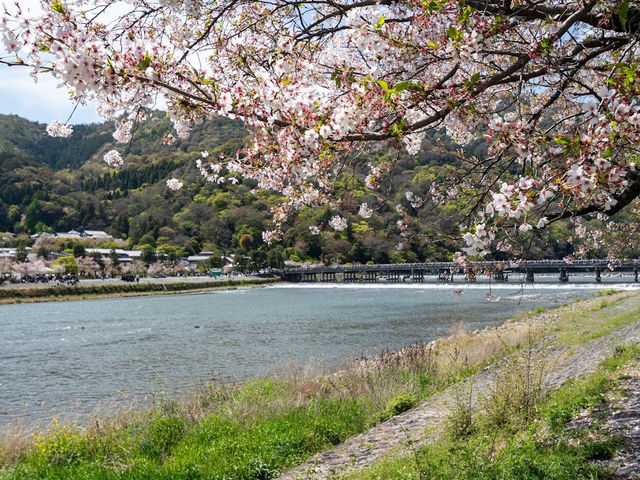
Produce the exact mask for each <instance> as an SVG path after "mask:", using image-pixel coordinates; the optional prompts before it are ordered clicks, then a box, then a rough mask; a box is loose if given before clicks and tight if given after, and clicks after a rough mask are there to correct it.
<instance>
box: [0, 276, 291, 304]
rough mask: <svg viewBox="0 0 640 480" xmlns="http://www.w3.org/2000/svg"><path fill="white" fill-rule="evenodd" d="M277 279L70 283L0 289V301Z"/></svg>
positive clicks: (164, 290)
mask: <svg viewBox="0 0 640 480" xmlns="http://www.w3.org/2000/svg"><path fill="white" fill-rule="evenodd" d="M277 282H280V279H279V278H255V279H246V280H216V281H215V282H214V281H200V282H166V283H148V282H143V283H116V284H100V283H94V284H89V285H82V284H79V285H73V286H65V285H62V286H51V287H33V288H28V287H27V288H0V304H7V303H22V302H47V301H60V300H77V299H84V298H102V297H122V296H134V295H151V294H156V295H157V294H167V293H180V292H188V291H204V290H214V289H221V288H237V287H246V286H254V285H268V284H272V283H277Z"/></svg>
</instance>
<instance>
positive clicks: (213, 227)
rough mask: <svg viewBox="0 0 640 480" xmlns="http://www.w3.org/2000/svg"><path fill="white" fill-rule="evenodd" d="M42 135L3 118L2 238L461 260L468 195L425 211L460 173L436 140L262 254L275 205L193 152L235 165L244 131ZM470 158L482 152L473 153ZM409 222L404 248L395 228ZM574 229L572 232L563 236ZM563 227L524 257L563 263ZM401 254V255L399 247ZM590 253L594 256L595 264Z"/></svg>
mask: <svg viewBox="0 0 640 480" xmlns="http://www.w3.org/2000/svg"><path fill="white" fill-rule="evenodd" d="M45 127H46V126H45V125H43V124H39V123H35V122H31V121H28V120H25V119H22V118H20V117H17V116H6V115H4V116H0V231H10V232H15V233H25V234H31V233H34V232H38V231H68V230H71V229H100V230H106V231H108V232H109V233H111V234H112V235H113V236H115V237H116V238H121V239H124V240H125V241H127V243H128V245H129V246H130V247H138V248H142V247H145V246H147V247H148V246H151V247H155V248H163V249H166V250H167V251H170V252H172V254H174V255H184V254H193V253H197V252H199V251H201V250H211V251H219V252H224V253H233V252H236V253H241V254H242V255H243V256H245V257H246V258H247V262H252V261H253V262H254V263H255V264H256V265H263V264H264V263H265V262H266V261H267V259H271V260H270V261H271V263H274V262H276V263H277V261H279V259H282V258H284V259H287V258H289V259H293V260H316V261H324V262H339V263H344V262H361V263H365V262H368V261H369V262H375V263H386V262H413V261H424V260H429V259H442V260H444V259H450V258H451V254H452V253H453V252H454V251H455V250H458V249H459V248H460V246H461V245H460V243H459V230H458V228H457V225H458V224H459V223H460V221H461V219H462V218H463V217H464V215H465V212H466V211H467V210H468V208H469V205H470V203H469V201H468V199H469V198H472V197H471V195H470V194H472V193H473V192H472V191H470V192H467V193H465V192H463V194H462V195H461V197H460V199H459V200H456V201H450V202H448V203H447V204H446V205H444V206H438V207H436V206H434V205H433V204H432V203H430V201H429V200H428V198H429V193H428V192H429V187H430V186H431V183H432V182H433V181H434V180H436V179H437V180H442V179H444V178H447V177H448V176H451V174H452V173H455V172H456V171H457V170H458V169H459V168H460V160H459V157H458V154H457V153H456V150H457V149H456V147H455V146H454V145H452V144H451V143H450V142H449V141H448V139H447V138H446V137H444V136H437V135H433V136H432V137H430V140H429V141H428V142H425V144H424V145H423V148H422V150H421V152H420V153H419V154H418V155H416V156H413V157H409V156H408V155H406V154H404V153H400V154H398V153H397V152H392V151H389V150H386V149H381V150H376V151H372V152H369V153H367V154H366V155H364V156H361V157H360V158H359V159H358V161H357V162H354V164H353V165H352V168H351V169H349V171H348V172H347V173H345V174H344V175H343V176H342V177H341V179H340V180H339V181H338V182H337V184H336V187H335V188H336V194H337V195H339V196H340V198H341V199H342V211H340V212H337V211H334V210H331V209H330V208H328V207H317V208H314V209H306V210H303V211H302V212H300V213H299V214H298V215H297V216H296V217H294V218H293V219H292V220H291V221H290V224H289V225H288V228H287V231H286V233H285V237H284V240H283V242H281V243H280V244H279V245H274V246H267V245H265V244H264V243H263V242H262V236H261V232H262V231H263V230H266V229H268V228H269V219H270V209H271V207H272V206H273V205H276V204H277V203H278V202H280V201H281V197H280V196H279V195H278V194H276V193H274V192H267V191H258V192H257V193H256V194H255V195H254V194H252V193H251V192H252V191H253V189H254V188H255V187H256V185H255V183H254V182H251V181H244V182H241V183H240V184H238V185H230V184H228V183H224V184H221V185H218V184H213V183H210V182H207V181H206V180H205V179H204V178H202V177H201V175H200V174H199V172H198V171H197V169H196V168H195V161H196V159H198V158H200V152H201V151H203V150H208V151H209V152H210V153H211V155H212V157H214V158H215V156H217V155H218V154H219V153H221V152H224V153H225V154H227V155H229V154H235V152H236V151H237V150H238V149H239V148H241V147H242V146H243V145H244V144H245V142H246V140H247V133H246V132H245V130H244V129H243V127H242V125H241V124H240V123H238V122H233V121H230V120H226V119H214V120H210V121H208V122H205V123H203V124H202V125H201V126H199V127H198V128H197V129H196V130H195V131H193V132H192V135H191V136H190V138H189V139H187V140H179V139H178V140H177V141H176V142H175V144H174V145H172V146H167V145H163V143H162V137H163V135H166V134H168V133H170V132H171V131H172V126H171V123H170V121H169V120H168V119H167V118H166V115H165V114H164V113H162V112H154V113H153V114H152V115H150V117H149V119H148V120H146V121H145V122H144V123H142V124H141V125H139V126H138V127H137V128H136V130H135V133H134V136H133V141H132V142H131V144H130V145H124V146H123V145H121V144H116V143H115V141H114V140H113V138H112V136H111V132H112V130H113V125H111V124H110V123H103V124H92V125H80V126H76V127H75V128H74V134H73V136H72V137H71V138H68V139H60V138H51V137H49V136H47V134H46V132H45ZM112 148H118V149H119V150H120V151H121V152H123V153H125V152H126V157H125V165H124V166H123V167H121V168H119V169H112V168H110V167H109V166H107V165H106V164H105V163H104V162H103V161H102V156H103V155H104V153H105V152H106V151H108V150H110V149H112ZM474 149H475V150H476V151H477V152H481V149H482V143H481V142H478V143H477V144H476V145H475V146H474ZM380 160H388V161H389V162H392V163H394V164H395V165H396V167H395V173H394V174H393V175H392V176H391V177H390V178H389V179H388V180H387V182H386V183H385V184H384V185H383V187H382V188H380V189H378V190H376V191H375V192H373V191H371V190H368V189H367V188H365V186H364V176H365V173H366V171H365V166H366V164H367V162H369V161H374V162H377V161H380ZM171 177H177V178H182V179H183V180H184V188H182V189H181V190H180V191H178V192H173V191H170V190H169V189H168V188H167V186H166V180H167V179H168V178H171ZM406 191H412V192H414V193H415V194H416V195H418V196H420V197H421V198H423V199H425V200H426V202H425V204H424V206H422V207H421V208H419V209H414V208H413V207H412V206H411V204H410V203H409V202H408V201H407V199H406V198H405V192H406ZM362 202H367V203H368V204H369V206H371V207H373V214H372V216H371V217H370V218H368V219H364V218H362V217H360V216H358V214H357V213H358V208H359V206H360V204H361V203H362ZM398 204H400V205H402V207H403V208H404V210H405V211H406V212H407V214H408V215H407V216H406V218H407V228H408V231H409V233H410V235H409V236H408V237H403V236H402V235H401V231H400V229H399V226H398V224H397V222H398V220H400V219H401V218H402V216H401V215H400V214H399V213H398V212H397V211H396V205H398ZM337 213H340V214H341V215H343V216H345V217H347V218H348V219H349V227H348V228H347V229H346V230H345V231H343V232H334V231H333V230H331V229H329V228H325V229H324V231H323V232H322V233H321V234H320V235H313V234H312V233H311V231H310V230H309V227H310V226H313V225H326V223H327V222H328V220H329V219H330V218H331V216H333V215H335V214H337ZM571 228H572V227H571ZM571 228H570V227H569V226H568V225H567V224H558V225H554V226H553V227H552V228H551V230H550V232H547V233H545V236H544V238H542V239H538V240H535V241H534V242H533V244H532V246H531V247H529V254H530V256H538V257H547V258H549V257H562V256H564V255H567V254H569V253H571V252H572V248H571V245H570V244H569V243H568V242H567V240H566V239H567V237H568V236H570V234H571ZM400 244H401V245H400ZM596 253H597V252H596Z"/></svg>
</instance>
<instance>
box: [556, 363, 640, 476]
mask: <svg viewBox="0 0 640 480" xmlns="http://www.w3.org/2000/svg"><path fill="white" fill-rule="evenodd" d="M607 397H608V398H607V401H606V402H605V404H603V405H600V406H598V407H597V408H596V409H593V410H592V409H587V410H584V411H582V412H581V413H580V415H578V416H577V417H575V418H574V419H573V420H572V421H571V422H570V423H569V425H568V426H567V431H568V432H569V434H571V431H572V430H577V431H581V430H587V431H589V432H591V433H590V436H595V437H596V438H599V437H604V438H606V437H608V436H612V437H616V438H621V439H623V441H624V444H623V446H622V447H621V449H620V450H619V451H618V453H617V454H616V455H615V456H614V458H612V459H611V460H605V461H602V460H596V461H595V463H598V464H600V465H605V466H607V467H609V468H610V469H611V471H612V472H614V473H615V474H616V475H617V478H621V479H623V478H624V479H627V480H640V363H639V362H638V361H635V362H632V363H631V364H629V365H627V366H626V367H624V369H623V370H622V371H621V372H620V377H619V380H618V381H617V385H616V390H615V391H614V392H612V393H610V394H608V395H607Z"/></svg>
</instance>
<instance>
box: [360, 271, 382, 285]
mask: <svg viewBox="0 0 640 480" xmlns="http://www.w3.org/2000/svg"><path fill="white" fill-rule="evenodd" d="M360 278H361V281H362V282H364V283H376V281H377V280H378V274H377V272H368V271H366V270H365V271H364V272H362V274H361V276H360Z"/></svg>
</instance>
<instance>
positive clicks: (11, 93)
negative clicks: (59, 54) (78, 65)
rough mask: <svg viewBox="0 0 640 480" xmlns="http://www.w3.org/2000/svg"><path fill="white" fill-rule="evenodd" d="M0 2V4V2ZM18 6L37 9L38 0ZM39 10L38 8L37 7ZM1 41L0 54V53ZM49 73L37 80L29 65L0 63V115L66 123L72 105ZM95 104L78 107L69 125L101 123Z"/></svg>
mask: <svg viewBox="0 0 640 480" xmlns="http://www.w3.org/2000/svg"><path fill="white" fill-rule="evenodd" d="M0 5H1V3H0ZM20 8H22V9H23V10H30V11H31V12H37V11H38V10H40V8H41V7H40V2H39V0H20ZM40 11H41V10H40ZM1 48H2V44H1V43H0V55H1V54H2V50H1ZM57 83H58V82H57V81H56V80H55V79H54V78H53V77H52V76H51V75H49V74H45V75H39V78H38V83H35V82H34V81H33V78H31V76H30V75H29V68H28V67H7V66H6V65H0V114H8V115H10V114H14V115H19V116H21V117H24V118H27V119H29V120H33V121H36V122H41V123H47V124H48V123H51V122H52V121H53V120H58V121H60V122H66V121H67V119H68V118H69V115H71V112H73V107H74V106H75V104H74V103H73V102H71V101H70V100H69V96H68V93H67V91H66V89H64V88H58V87H57ZM101 121H103V119H102V118H101V117H99V116H98V115H97V114H96V106H95V105H87V106H78V108H77V109H76V111H75V113H74V114H73V117H72V118H71V119H70V120H69V123H71V124H79V123H93V122H101Z"/></svg>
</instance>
